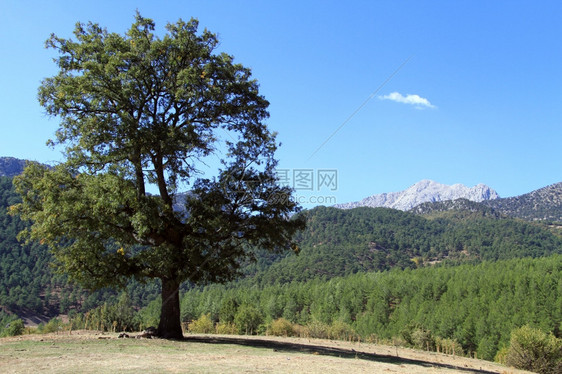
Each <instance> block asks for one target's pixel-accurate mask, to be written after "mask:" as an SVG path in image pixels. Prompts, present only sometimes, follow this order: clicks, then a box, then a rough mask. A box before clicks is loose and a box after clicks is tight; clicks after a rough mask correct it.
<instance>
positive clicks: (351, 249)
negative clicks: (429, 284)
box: [255, 207, 562, 284]
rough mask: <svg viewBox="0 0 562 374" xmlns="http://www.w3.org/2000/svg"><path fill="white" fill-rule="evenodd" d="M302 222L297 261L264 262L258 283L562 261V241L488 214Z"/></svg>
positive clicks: (356, 214)
mask: <svg viewBox="0 0 562 374" xmlns="http://www.w3.org/2000/svg"><path fill="white" fill-rule="evenodd" d="M485 209H488V210H489V208H485ZM305 214H307V215H308V226H307V228H306V230H305V231H304V232H302V233H300V235H299V236H298V237H297V241H298V242H299V245H300V247H301V252H300V254H299V255H298V256H294V255H287V256H285V257H283V258H281V259H274V260H271V259H270V262H269V263H268V264H266V266H264V267H262V268H261V269H259V270H258V271H256V272H255V276H256V277H257V279H258V281H259V282H261V283H265V284H272V283H285V282H291V281H295V280H296V281H304V280H308V279H313V278H316V277H321V278H325V279H329V278H331V277H334V276H342V275H347V274H352V273H357V272H362V271H372V270H389V269H392V268H396V267H397V268H415V267H417V266H421V265H423V264H428V263H435V262H440V261H444V260H447V261H454V262H465V261H472V262H474V261H482V260H499V259H510V258H521V257H541V256H548V255H550V254H552V253H562V239H561V238H560V237H558V236H556V235H554V234H553V233H552V232H551V231H549V229H548V227H547V226H546V225H541V224H535V223H529V222H524V221H521V220H515V219H511V218H501V219H500V218H499V217H498V215H496V214H493V212H492V213H490V214H482V213H481V212H480V211H477V212H476V213H471V214H467V213H466V212H450V213H448V214H446V215H442V216H438V217H431V218H426V217H423V216H420V215H417V214H414V213H411V212H402V211H399V210H395V209H388V208H355V209H350V210H342V209H337V208H327V207H317V208H314V209H312V210H310V211H308V212H305Z"/></svg>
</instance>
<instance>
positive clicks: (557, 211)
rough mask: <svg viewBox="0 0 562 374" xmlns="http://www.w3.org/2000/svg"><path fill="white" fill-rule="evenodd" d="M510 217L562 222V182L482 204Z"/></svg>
mask: <svg viewBox="0 0 562 374" xmlns="http://www.w3.org/2000/svg"><path fill="white" fill-rule="evenodd" d="M482 204H483V205H485V206H488V207H490V208H493V209H495V210H496V211H498V212H501V213H503V214H505V215H508V216H511V217H517V218H522V219H526V220H548V221H558V222H562V182H560V183H555V184H552V185H550V186H546V187H543V188H540V189H538V190H535V191H532V192H529V193H527V194H524V195H520V196H515V197H508V198H504V199H497V200H490V201H484V202H482Z"/></svg>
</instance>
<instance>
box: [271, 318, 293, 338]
mask: <svg viewBox="0 0 562 374" xmlns="http://www.w3.org/2000/svg"><path fill="white" fill-rule="evenodd" d="M268 333H269V334H271V335H274V336H294V335H295V330H294V329H293V324H292V323H291V322H289V321H287V320H286V319H285V318H283V317H281V318H278V319H276V320H275V321H272V322H271V324H270V325H269V328H268Z"/></svg>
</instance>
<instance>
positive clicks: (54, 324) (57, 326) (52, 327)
mask: <svg viewBox="0 0 562 374" xmlns="http://www.w3.org/2000/svg"><path fill="white" fill-rule="evenodd" d="M62 325H63V324H62V321H61V320H60V319H58V318H53V319H51V320H50V321H49V322H47V323H40V324H39V326H37V331H38V332H39V333H40V334H48V333H50V332H57V331H60V330H62Z"/></svg>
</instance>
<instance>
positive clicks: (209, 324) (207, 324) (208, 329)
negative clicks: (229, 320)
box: [187, 314, 215, 334]
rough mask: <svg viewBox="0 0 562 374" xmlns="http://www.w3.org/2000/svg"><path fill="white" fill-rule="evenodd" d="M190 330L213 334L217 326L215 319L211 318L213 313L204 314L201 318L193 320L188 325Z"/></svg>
mask: <svg viewBox="0 0 562 374" xmlns="http://www.w3.org/2000/svg"><path fill="white" fill-rule="evenodd" d="M187 328H188V330H189V332H192V333H195V334H211V333H213V332H215V326H214V324H213V320H211V314H202V315H201V317H199V319H196V320H195V321H192V322H191V323H190V324H188V325H187Z"/></svg>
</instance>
